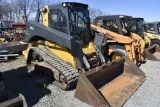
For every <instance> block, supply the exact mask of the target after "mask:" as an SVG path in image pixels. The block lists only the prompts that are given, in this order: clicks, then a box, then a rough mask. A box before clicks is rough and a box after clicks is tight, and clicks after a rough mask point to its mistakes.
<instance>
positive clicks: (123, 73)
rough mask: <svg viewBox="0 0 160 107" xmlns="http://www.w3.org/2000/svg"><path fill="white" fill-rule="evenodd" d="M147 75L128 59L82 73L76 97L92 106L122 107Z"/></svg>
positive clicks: (124, 58) (121, 59)
mask: <svg viewBox="0 0 160 107" xmlns="http://www.w3.org/2000/svg"><path fill="white" fill-rule="evenodd" d="M144 80H145V74H144V73H143V72H142V71H141V70H140V69H139V68H138V67H137V65H135V64H134V63H133V62H132V61H131V60H130V59H128V58H127V57H122V58H120V59H117V60H115V61H112V62H111V63H108V64H106V65H102V66H100V67H97V68H94V69H92V70H90V71H88V72H86V73H82V74H81V75H80V77H79V79H78V84H77V87H76V92H75V97H76V98H77V99H79V100H81V101H83V102H85V103H87V104H89V105H91V106H94V107H100V106H107V107H120V106H122V105H123V104H124V103H125V102H126V101H127V100H128V99H129V98H130V96H132V94H133V93H134V92H135V91H136V90H137V89H138V88H139V87H140V86H141V84H142V83H143V82H144Z"/></svg>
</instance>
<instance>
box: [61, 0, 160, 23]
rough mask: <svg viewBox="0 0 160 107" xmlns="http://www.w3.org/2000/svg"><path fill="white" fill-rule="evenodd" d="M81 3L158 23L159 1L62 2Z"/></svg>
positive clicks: (159, 19)
mask: <svg viewBox="0 0 160 107" xmlns="http://www.w3.org/2000/svg"><path fill="white" fill-rule="evenodd" d="M62 1H66V2H67V1H68V2H81V3H85V4H88V5H89V7H95V8H99V9H101V10H103V11H104V12H105V13H108V14H111V15H116V14H121V15H129V16H133V17H142V18H144V19H145V21H147V22H152V21H160V0H62Z"/></svg>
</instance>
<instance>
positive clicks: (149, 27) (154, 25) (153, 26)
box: [144, 22, 160, 35]
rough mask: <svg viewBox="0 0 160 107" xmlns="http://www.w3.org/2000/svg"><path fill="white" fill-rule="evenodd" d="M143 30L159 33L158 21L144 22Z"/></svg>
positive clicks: (159, 23)
mask: <svg viewBox="0 0 160 107" xmlns="http://www.w3.org/2000/svg"><path fill="white" fill-rule="evenodd" d="M144 30H145V32H147V33H152V34H156V35H160V22H150V23H145V24H144Z"/></svg>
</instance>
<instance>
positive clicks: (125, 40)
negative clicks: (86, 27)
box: [91, 24, 140, 64]
mask: <svg viewBox="0 0 160 107" xmlns="http://www.w3.org/2000/svg"><path fill="white" fill-rule="evenodd" d="M91 30H92V31H93V32H96V33H99V34H102V35H105V36H106V37H107V38H110V39H111V40H108V41H107V42H109V41H115V42H118V43H122V44H125V48H126V53H127V55H128V57H129V58H130V59H131V60H132V61H133V62H134V63H135V64H137V63H138V61H137V58H136V55H135V47H137V48H138V47H140V44H139V40H136V39H134V38H132V39H131V38H130V37H127V36H123V35H120V34H117V33H114V32H112V31H109V30H106V29H104V28H102V27H99V26H96V25H93V24H91Z"/></svg>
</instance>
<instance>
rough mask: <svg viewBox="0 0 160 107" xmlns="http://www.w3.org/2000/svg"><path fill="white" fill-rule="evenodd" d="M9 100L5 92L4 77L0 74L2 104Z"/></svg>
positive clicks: (0, 99) (0, 100) (0, 98)
mask: <svg viewBox="0 0 160 107" xmlns="http://www.w3.org/2000/svg"><path fill="white" fill-rule="evenodd" d="M5 100H7V93H6V90H5V84H4V80H3V78H2V75H1V73H0V102H2V101H5Z"/></svg>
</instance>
